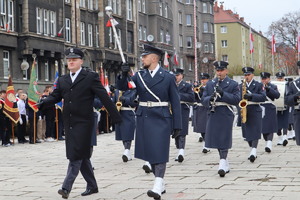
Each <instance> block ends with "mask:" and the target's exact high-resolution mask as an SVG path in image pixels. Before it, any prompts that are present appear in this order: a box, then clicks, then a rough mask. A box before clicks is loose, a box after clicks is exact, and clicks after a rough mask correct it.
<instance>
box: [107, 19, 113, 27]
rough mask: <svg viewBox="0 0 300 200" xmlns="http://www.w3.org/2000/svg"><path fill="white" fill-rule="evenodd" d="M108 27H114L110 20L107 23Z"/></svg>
mask: <svg viewBox="0 0 300 200" xmlns="http://www.w3.org/2000/svg"><path fill="white" fill-rule="evenodd" d="M106 27H112V25H111V21H110V19H108V21H107V23H106Z"/></svg>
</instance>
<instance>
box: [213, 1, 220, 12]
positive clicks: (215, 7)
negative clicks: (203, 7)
mask: <svg viewBox="0 0 300 200" xmlns="http://www.w3.org/2000/svg"><path fill="white" fill-rule="evenodd" d="M214 12H219V7H218V1H216V2H215V5H214Z"/></svg>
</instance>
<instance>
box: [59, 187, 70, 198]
mask: <svg viewBox="0 0 300 200" xmlns="http://www.w3.org/2000/svg"><path fill="white" fill-rule="evenodd" d="M58 194H60V195H61V197H62V198H63V199H67V198H68V197H69V194H70V192H69V191H68V190H66V189H59V190H58Z"/></svg>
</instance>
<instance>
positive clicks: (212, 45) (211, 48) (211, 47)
mask: <svg viewBox="0 0 300 200" xmlns="http://www.w3.org/2000/svg"><path fill="white" fill-rule="evenodd" d="M214 50H215V45H214V44H213V43H211V44H210V53H214V52H215V51H214Z"/></svg>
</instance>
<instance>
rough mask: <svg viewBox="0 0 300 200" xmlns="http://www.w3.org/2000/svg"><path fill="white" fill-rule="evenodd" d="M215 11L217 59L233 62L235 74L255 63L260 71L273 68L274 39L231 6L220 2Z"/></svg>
mask: <svg viewBox="0 0 300 200" xmlns="http://www.w3.org/2000/svg"><path fill="white" fill-rule="evenodd" d="M214 12H215V15H214V17H215V41H216V59H217V60H223V61H227V62H229V67H230V69H231V71H232V72H233V73H235V74H242V71H241V69H242V67H245V66H252V67H254V68H255V69H257V70H256V73H259V71H270V70H271V67H272V61H271V57H272V56H271V49H270V41H269V40H268V39H267V38H266V37H265V36H263V35H262V33H261V32H257V31H256V30H254V29H252V28H251V27H250V25H248V24H247V23H246V22H245V21H244V18H243V17H239V15H238V14H237V13H233V12H232V11H231V10H224V7H223V5H220V6H218V3H217V2H216V3H215V6H214ZM250 35H252V38H253V39H251V40H250ZM252 46H253V48H252ZM250 49H251V51H250ZM252 49H253V50H252ZM250 52H251V53H250ZM270 72H271V71H270Z"/></svg>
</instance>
